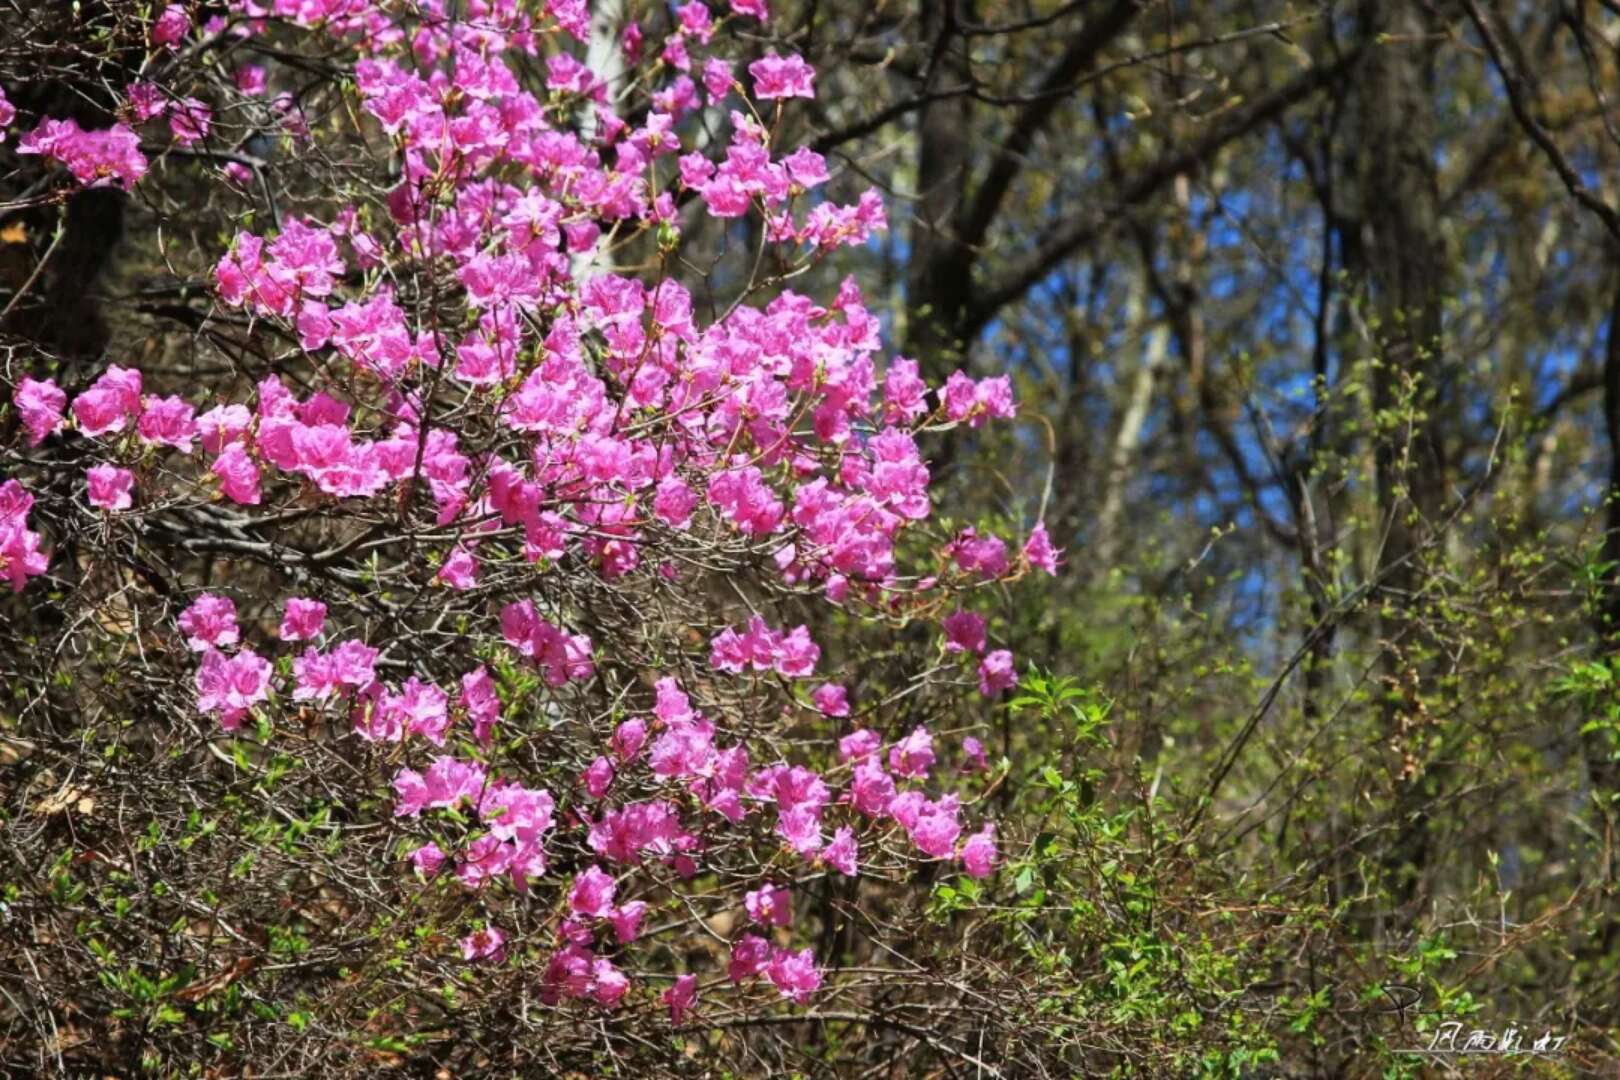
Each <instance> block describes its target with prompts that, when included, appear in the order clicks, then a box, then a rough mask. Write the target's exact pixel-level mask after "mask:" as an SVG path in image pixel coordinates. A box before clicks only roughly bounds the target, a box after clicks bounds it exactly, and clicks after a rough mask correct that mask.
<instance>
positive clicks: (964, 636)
mask: <svg viewBox="0 0 1620 1080" xmlns="http://www.w3.org/2000/svg"><path fill="white" fill-rule="evenodd" d="M944 625H945V651H946V652H969V653H973V654H975V655H977V654H979V653H982V652H984V646H985V638H984V616H982V615H977V614H975V613H974V612H971V611H956V612H952V613H951V614H949V615H947V616H945V623H944Z"/></svg>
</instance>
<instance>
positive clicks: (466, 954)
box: [461, 926, 506, 964]
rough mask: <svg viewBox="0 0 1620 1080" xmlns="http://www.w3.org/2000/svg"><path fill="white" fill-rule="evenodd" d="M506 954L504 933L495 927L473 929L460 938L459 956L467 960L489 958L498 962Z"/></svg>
mask: <svg viewBox="0 0 1620 1080" xmlns="http://www.w3.org/2000/svg"><path fill="white" fill-rule="evenodd" d="M505 956H506V935H505V934H503V933H501V932H500V930H499V929H497V928H496V927H493V926H491V927H488V928H486V929H483V930H475V931H473V932H472V933H471V934H468V935H467V936H466V937H464V938H462V939H461V958H462V959H463V960H466V961H468V962H471V961H473V960H489V961H491V962H493V963H496V964H498V963H500V962H501V960H502V959H504V958H505Z"/></svg>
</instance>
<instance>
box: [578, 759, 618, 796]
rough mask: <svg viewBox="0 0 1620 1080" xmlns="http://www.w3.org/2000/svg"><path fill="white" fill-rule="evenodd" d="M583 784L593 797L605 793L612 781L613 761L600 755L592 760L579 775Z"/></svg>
mask: <svg viewBox="0 0 1620 1080" xmlns="http://www.w3.org/2000/svg"><path fill="white" fill-rule="evenodd" d="M580 779H581V780H582V781H583V782H584V784H585V790H586V792H587V793H589V795H590V797H591V798H593V799H600V798H601V797H602V796H604V795H606V794H607V791H608V787H609V785H611V784H612V783H613V762H612V761H611V760H610V759H608V758H606V757H602V756H598V757H597V758H596V760H594V761H592V762H591V763H590V765H588V766H587V767H586V769H585V771H584V773H582V774H581V775H580Z"/></svg>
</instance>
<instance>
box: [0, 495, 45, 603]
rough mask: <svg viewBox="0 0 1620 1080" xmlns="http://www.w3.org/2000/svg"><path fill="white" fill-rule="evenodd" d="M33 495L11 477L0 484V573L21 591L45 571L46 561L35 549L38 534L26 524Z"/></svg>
mask: <svg viewBox="0 0 1620 1080" xmlns="http://www.w3.org/2000/svg"><path fill="white" fill-rule="evenodd" d="M33 508H34V497H33V496H32V495H30V494H29V493H28V492H27V491H26V490H24V488H23V486H22V485H21V484H20V483H18V482H17V481H15V480H7V481H6V482H5V483H4V484H0V574H3V575H4V576H5V577H6V578H7V579H9V580H10V582H11V591H12V592H22V589H23V586H24V585H26V584H27V583H28V579H29V578H31V577H38V576H39V575H40V574H43V573H44V572H45V568H46V567H47V566H48V565H49V562H50V560H49V559H48V558H47V557H46V555H45V553H44V552H43V551H41V550H40V549H39V534H38V533H36V532H34V531H33V530H32V529H30V528H29V527H28V512H29V511H30V510H32V509H33Z"/></svg>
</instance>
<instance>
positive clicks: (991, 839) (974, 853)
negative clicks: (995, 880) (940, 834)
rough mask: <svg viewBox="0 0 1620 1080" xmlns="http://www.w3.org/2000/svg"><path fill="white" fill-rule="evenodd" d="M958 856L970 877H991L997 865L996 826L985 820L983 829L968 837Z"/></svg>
mask: <svg viewBox="0 0 1620 1080" xmlns="http://www.w3.org/2000/svg"><path fill="white" fill-rule="evenodd" d="M957 858H959V859H961V860H962V868H963V869H964V870H966V871H967V872H968V876H969V877H976V878H982V877H989V876H990V872H991V870H993V869H994V868H995V865H996V827H995V826H994V825H992V824H990V823H989V822H985V825H984V828H983V829H981V830H980V831H978V832H976V833H974V834H973V835H972V836H970V837H968V838H967V841H966V842H965V843H964V844H963V845H962V851H961V853H960V854H958V856H957Z"/></svg>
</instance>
